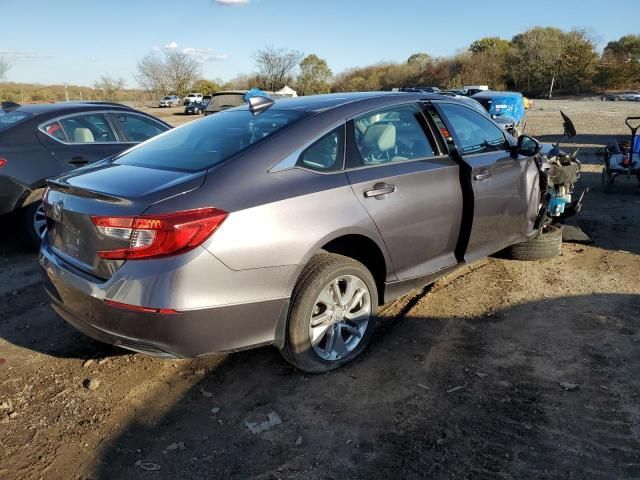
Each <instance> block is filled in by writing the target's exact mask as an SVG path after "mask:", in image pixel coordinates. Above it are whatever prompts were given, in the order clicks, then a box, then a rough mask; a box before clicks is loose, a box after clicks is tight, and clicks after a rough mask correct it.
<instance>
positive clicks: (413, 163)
mask: <svg viewBox="0 0 640 480" xmlns="http://www.w3.org/2000/svg"><path fill="white" fill-rule="evenodd" d="M347 137H348V138H347V154H346V161H347V177H348V178H349V182H350V183H351V185H352V188H353V191H354V193H355V195H356V196H357V198H358V200H359V201H360V202H361V203H362V205H363V207H364V208H365V209H366V210H367V212H368V213H369V215H370V216H371V218H372V219H373V221H374V222H375V224H376V226H377V227H378V230H379V231H380V234H381V236H382V238H383V239H384V242H385V244H386V246H387V250H388V252H389V255H390V257H391V260H392V262H393V266H394V270H395V272H396V275H397V277H398V279H400V280H404V279H409V278H414V277H419V276H423V275H427V274H429V273H433V272H436V271H438V270H441V269H443V268H446V267H448V266H450V265H454V264H456V263H457V260H456V257H455V253H454V251H455V247H456V242H457V239H458V233H459V231H460V223H461V218H462V190H461V187H460V180H459V166H458V165H457V163H456V162H455V161H453V160H452V159H451V158H450V157H449V156H448V155H447V154H445V153H443V152H442V151H441V150H440V148H439V146H438V145H437V143H436V142H435V141H434V136H433V132H432V131H431V130H430V129H429V125H428V123H427V122H426V119H425V117H424V116H423V114H422V112H421V111H420V108H419V107H418V106H417V105H416V104H402V105H397V106H393V107H389V108H384V109H381V110H377V111H372V112H370V113H367V114H365V115H362V116H360V117H357V118H355V119H353V120H351V121H349V122H348V123H347Z"/></svg>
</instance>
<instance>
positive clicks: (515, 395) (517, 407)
mask: <svg viewBox="0 0 640 480" xmlns="http://www.w3.org/2000/svg"><path fill="white" fill-rule="evenodd" d="M639 310H640V296H639V295H589V296H581V297H564V298H558V299H553V300H550V299H549V300H544V301H536V302H531V303H527V304H523V305H519V306H515V307H512V308H508V309H505V310H500V311H498V312H496V313H493V314H490V315H487V316H482V317H480V318H430V317H425V316H411V313H410V314H409V316H408V317H406V318H404V319H402V320H400V321H394V322H393V323H392V326H391V327H388V328H386V332H384V333H383V334H380V335H378V336H377V338H376V339H375V340H374V344H373V345H372V346H371V348H369V349H368V350H367V351H366V352H365V354H364V355H363V356H362V357H361V358H360V359H359V360H357V361H356V362H355V363H354V364H353V365H351V366H348V367H345V368H343V369H341V370H339V371H335V372H333V373H329V374H325V375H305V374H303V373H300V372H298V371H296V370H294V369H292V368H291V367H289V366H288V365H286V364H285V363H284V362H283V360H282V359H281V358H280V357H279V355H278V354H277V352H276V351H275V350H273V349H269V348H265V349H260V350H256V351H252V352H245V353H239V354H235V355H231V356H230V357H229V358H228V360H227V361H226V362H224V363H222V364H221V365H220V366H219V367H218V368H217V369H214V370H212V371H210V372H209V373H208V374H207V376H206V377H205V378H204V379H203V380H202V381H201V382H199V383H197V384H195V385H194V386H193V387H192V388H191V390H190V391H188V392H187V393H186V394H185V395H184V396H183V397H182V398H181V399H180V401H178V402H177V403H176V404H175V405H174V406H173V408H171V409H170V411H169V412H167V413H166V414H163V415H161V416H159V417H158V416H156V415H154V414H152V413H150V412H152V411H153V408H152V406H149V410H148V411H146V410H144V409H143V410H140V411H139V412H138V414H137V415H136V419H135V421H133V422H132V423H130V424H129V425H127V426H126V427H125V428H124V431H122V433H121V434H120V435H119V436H118V437H117V438H116V439H115V440H114V441H113V442H112V443H110V444H109V445H108V446H107V447H106V448H104V450H103V451H102V452H101V455H100V459H99V461H98V462H97V465H96V468H97V472H96V477H97V478H99V479H138V478H146V477H147V476H148V477H149V478H162V479H173V478H182V479H200V478H209V479H218V478H219V479H223V478H225V479H226V478H238V479H246V478H260V479H271V478H305V479H332V478H363V479H378V478H379V479H388V478H402V479H405V478H406V479H414V478H415V479H419V478H420V479H421V478H434V479H449V478H482V479H485V478H486V479H489V478H490V479H495V478H505V479H510V478H517V479H542V478H558V479H560V478H562V479H571V478H575V479H583V478H602V479H605V478H606V479H610V478H618V479H624V478H629V479H631V478H638V477H639V476H640V441H639V439H638V436H637V431H638V413H639V410H638V395H639V393H638V392H640V388H639V387H640V349H638V345H639V344H638V343H637V342H638V340H640V323H639V320H638V318H637V312H638V311H639ZM551 326H553V328H550V327H551ZM212 408H213V409H216V408H218V409H220V410H219V411H217V413H216V410H213V411H212ZM273 413H275V414H276V415H277V416H278V418H279V419H280V420H281V421H282V423H281V424H278V425H274V426H272V427H271V428H270V429H268V430H267V431H265V432H263V433H259V434H253V433H251V432H250V431H249V429H248V428H247V426H246V425H245V422H264V421H266V420H267V419H268V415H269V414H273ZM271 418H272V419H273V418H274V417H273V415H272V417H271ZM145 469H158V470H156V471H153V472H151V471H146V470H145Z"/></svg>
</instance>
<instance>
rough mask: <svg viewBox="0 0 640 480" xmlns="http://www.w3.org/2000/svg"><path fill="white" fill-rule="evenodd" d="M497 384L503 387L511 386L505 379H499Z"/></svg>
mask: <svg viewBox="0 0 640 480" xmlns="http://www.w3.org/2000/svg"><path fill="white" fill-rule="evenodd" d="M498 385H500V386H501V387H504V388H511V387H512V386H513V385H512V384H511V382H507V381H506V380H500V381H499V382H498Z"/></svg>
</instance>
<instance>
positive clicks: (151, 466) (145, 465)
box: [135, 460, 161, 472]
mask: <svg viewBox="0 0 640 480" xmlns="http://www.w3.org/2000/svg"><path fill="white" fill-rule="evenodd" d="M135 466H136V467H140V468H141V469H142V470H147V471H148V472H155V471H157V470H160V468H161V467H160V465H158V464H157V463H151V462H143V461H142V460H138V461H137V462H136V463H135Z"/></svg>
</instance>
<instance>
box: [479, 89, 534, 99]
mask: <svg viewBox="0 0 640 480" xmlns="http://www.w3.org/2000/svg"><path fill="white" fill-rule="evenodd" d="M498 96H503V97H522V94H521V93H520V92H502V91H499V90H482V91H481V92H478V93H476V94H473V95H471V98H493V97H498Z"/></svg>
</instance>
